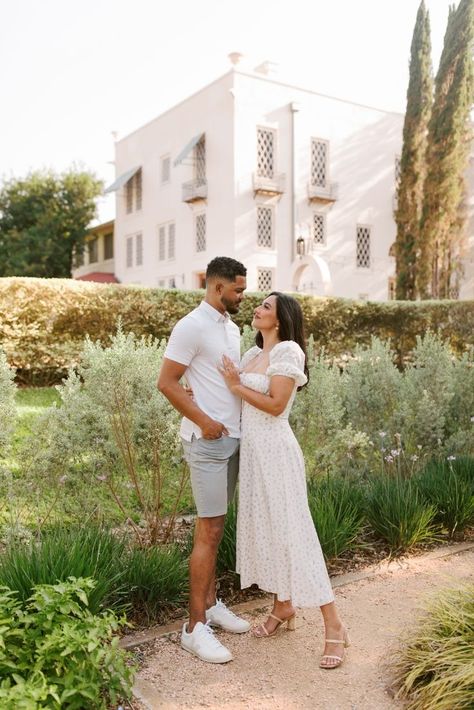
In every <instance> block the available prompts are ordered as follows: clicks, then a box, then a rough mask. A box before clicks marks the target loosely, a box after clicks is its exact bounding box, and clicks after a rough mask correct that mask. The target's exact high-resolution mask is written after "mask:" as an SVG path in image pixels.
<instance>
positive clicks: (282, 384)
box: [219, 292, 349, 669]
mask: <svg viewBox="0 0 474 710" xmlns="http://www.w3.org/2000/svg"><path fill="white" fill-rule="evenodd" d="M252 325H253V326H254V327H255V328H256V329H257V330H258V333H257V337H256V343H257V344H256V346H255V347H253V348H251V349H250V350H249V351H248V352H247V353H245V355H244V357H243V359H242V362H241V367H240V373H239V371H238V370H237V368H236V367H235V365H234V364H233V362H232V361H231V360H230V359H229V358H227V357H225V356H224V361H223V364H222V367H220V368H219V370H220V372H221V374H222V376H223V377H224V379H225V381H226V384H227V386H228V387H229V388H230V389H231V390H232V392H234V393H235V394H238V395H239V396H240V397H241V398H242V438H241V445H240V471H239V513H238V521H237V572H238V573H239V574H240V579H241V585H242V588H245V587H249V586H250V585H251V584H257V585H258V586H259V587H260V588H261V589H264V590H265V591H268V592H273V593H274V603H273V609H272V612H271V614H270V615H269V617H268V619H267V620H266V621H265V623H263V624H261V625H260V626H258V627H256V628H255V629H254V630H253V634H254V636H256V637H257V638H267V637H269V636H273V635H274V634H275V633H276V632H277V631H278V629H279V628H280V627H281V626H283V625H284V624H286V625H287V628H288V630H293V629H294V628H295V616H296V611H295V607H296V606H319V607H320V608H321V612H322V615H323V619H324V625H325V631H326V647H325V649H324V655H323V657H322V659H321V663H320V666H321V668H327V669H331V668H336V667H337V666H339V665H340V664H341V663H342V660H343V657H344V648H345V647H347V646H348V645H349V640H348V636H347V631H346V629H345V628H344V626H343V624H342V622H341V619H340V617H339V614H338V611H337V609H336V605H335V603H334V595H333V592H332V589H331V583H330V581H329V577H328V573H327V570H326V565H325V562H324V557H323V554H322V551H321V546H320V544H319V540H318V537H317V534H316V531H315V529H314V525H313V521H312V518H311V514H310V511H309V507H308V499H307V492H306V478H305V469H304V460H303V455H302V452H301V449H300V447H299V445H298V442H297V441H296V438H295V436H294V434H293V432H292V430H291V428H290V425H289V423H288V416H289V413H290V410H291V407H292V404H293V401H294V398H295V394H296V391H297V389H301V387H303V386H304V385H305V384H306V383H307V381H308V370H307V366H306V352H305V340H304V330H303V314H302V311H301V307H300V305H299V303H298V302H297V301H296V300H295V299H294V298H292V297H291V296H287V295H285V294H282V293H278V292H273V293H271V294H270V295H269V296H268V297H267V298H266V299H265V300H264V301H263V303H262V305H261V306H258V308H256V309H255V312H254V319H253V321H252Z"/></svg>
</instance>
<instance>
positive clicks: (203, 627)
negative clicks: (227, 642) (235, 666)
mask: <svg viewBox="0 0 474 710" xmlns="http://www.w3.org/2000/svg"><path fill="white" fill-rule="evenodd" d="M187 627H188V625H187V624H184V625H183V631H182V633H181V647H182V648H184V650H185V651H189V653H193V654H194V655H195V656H197V657H198V658H200V659H201V661H207V662H208V663H227V662H228V661H232V654H231V652H230V651H229V649H228V648H226V647H225V646H223V644H221V642H220V641H219V640H218V639H217V638H216V637H215V636H214V631H213V630H212V629H211V627H210V626H209V624H208V623H207V624H203V623H202V622H201V621H198V622H197V624H196V625H195V626H194V629H193V630H192V632H191V633H190V634H189V633H188V631H187Z"/></svg>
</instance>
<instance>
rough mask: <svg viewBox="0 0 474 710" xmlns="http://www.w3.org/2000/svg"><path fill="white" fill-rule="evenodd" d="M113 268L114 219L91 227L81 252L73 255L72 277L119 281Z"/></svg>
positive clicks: (104, 281) (111, 281)
mask: <svg viewBox="0 0 474 710" xmlns="http://www.w3.org/2000/svg"><path fill="white" fill-rule="evenodd" d="M114 272H115V268H114V220H113V219H112V220H110V221H109V222H104V223H103V224H98V225H97V226H96V227H92V228H91V229H90V231H89V233H88V234H87V236H86V243H85V248H84V251H83V253H82V254H77V255H76V256H75V257H74V266H73V270H72V277H73V279H77V280H78V281H95V282H97V283H119V280H118V279H117V277H116V276H115V273H114Z"/></svg>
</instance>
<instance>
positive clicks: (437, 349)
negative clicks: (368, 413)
mask: <svg viewBox="0 0 474 710" xmlns="http://www.w3.org/2000/svg"><path fill="white" fill-rule="evenodd" d="M454 362H455V358H454V357H453V355H452V353H451V350H450V348H449V345H448V344H447V343H443V341H442V340H441V339H440V338H439V337H438V336H436V335H434V334H432V333H427V334H426V335H425V337H424V338H421V337H419V336H418V337H417V344H416V348H415V349H414V351H413V362H412V363H411V364H410V365H409V366H408V367H407V368H406V370H405V372H404V376H403V379H402V387H401V392H400V394H401V398H400V406H399V410H398V413H397V416H398V431H399V432H400V433H401V441H402V446H403V448H404V450H405V452H406V453H412V452H416V448H417V445H418V444H419V445H421V446H423V448H428V449H429V450H432V451H433V453H434V449H435V448H437V447H438V448H439V447H440V446H442V444H443V441H444V439H445V437H446V433H447V428H448V427H449V417H450V410H451V404H452V400H453V396H454V391H455V366H454Z"/></svg>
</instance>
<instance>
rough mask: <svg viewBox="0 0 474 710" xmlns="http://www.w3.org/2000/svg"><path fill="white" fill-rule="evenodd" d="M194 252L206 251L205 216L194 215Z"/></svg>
mask: <svg viewBox="0 0 474 710" xmlns="http://www.w3.org/2000/svg"><path fill="white" fill-rule="evenodd" d="M195 228H196V251H206V215H205V213H202V214H198V215H196V222H195Z"/></svg>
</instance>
